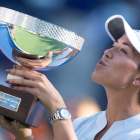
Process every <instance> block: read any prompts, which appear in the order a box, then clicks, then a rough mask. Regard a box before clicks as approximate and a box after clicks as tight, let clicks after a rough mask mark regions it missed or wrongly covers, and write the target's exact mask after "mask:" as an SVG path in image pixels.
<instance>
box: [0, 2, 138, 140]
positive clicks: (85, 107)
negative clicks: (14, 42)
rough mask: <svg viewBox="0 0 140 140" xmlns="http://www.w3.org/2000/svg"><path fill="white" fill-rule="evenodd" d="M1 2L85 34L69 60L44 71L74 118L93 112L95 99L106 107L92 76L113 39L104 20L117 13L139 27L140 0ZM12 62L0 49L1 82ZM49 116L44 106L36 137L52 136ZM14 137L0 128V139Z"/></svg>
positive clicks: (41, 139)
mask: <svg viewBox="0 0 140 140" xmlns="http://www.w3.org/2000/svg"><path fill="white" fill-rule="evenodd" d="M0 6H2V7H7V8H10V9H13V10H17V11H19V12H23V13H25V14H28V15H31V16H34V17H37V18H40V19H43V20H46V21H48V22H51V23H53V24H56V25H59V26H61V27H63V28H66V29H68V30H71V31H73V32H75V33H76V34H79V35H80V36H82V37H84V38H85V43H84V45H83V48H82V51H81V52H80V53H79V54H78V55H77V56H76V57H75V58H74V59H73V60H72V61H71V62H69V63H67V64H65V65H63V66H61V67H60V68H58V69H55V70H51V71H46V72H43V73H44V74H45V75H46V76H47V77H48V78H49V80H50V81H51V82H52V83H53V84H54V86H55V87H56V89H58V91H59V92H60V94H61V95H62V97H63V98H64V100H65V102H66V104H67V106H68V108H69V110H71V112H72V114H73V119H74V118H76V117H82V116H86V115H89V114H90V113H91V114H93V113H94V110H96V107H95V103H96V106H99V108H100V109H101V110H105V109H106V106H107V99H106V94H105V91H104V88H103V87H102V86H101V85H98V84H96V83H94V82H93V81H92V80H91V74H92V72H93V71H94V69H95V66H96V63H97V62H98V61H99V60H100V58H101V57H102V55H103V52H104V50H105V49H107V48H108V47H109V46H110V45H111V44H112V43H113V42H112V41H111V39H110V38H109V37H108V35H107V33H106V31H105V26H104V24H105V21H106V20H107V18H109V17H110V16H112V15H116V14H120V15H122V16H124V18H125V19H126V21H127V22H128V23H129V24H130V26H131V27H132V28H134V29H140V18H139V15H140V8H139V7H140V1H139V0H114V1H112V0H98V1H97V0H1V1H0ZM0 14H1V13H0ZM12 66H13V63H12V62H11V61H10V60H8V59H7V58H6V57H5V56H4V55H3V54H2V52H0V84H3V85H6V84H5V82H4V81H5V80H6V76H7V74H6V73H5V69H11V68H12ZM92 109H93V110H92ZM81 110H82V113H81ZM96 111H97V112H98V111H99V109H97V110H96ZM96 111H95V112H96ZM48 118H49V113H48V111H47V110H46V112H45V114H44V117H43V120H42V123H41V126H40V128H38V129H33V134H34V135H35V137H36V139H35V140H52V137H53V135H52V131H51V126H50V124H49V122H48ZM13 139H14V137H12V136H11V135H9V133H7V132H6V131H4V130H3V129H0V140H13Z"/></svg>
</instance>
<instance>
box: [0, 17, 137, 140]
mask: <svg viewBox="0 0 140 140" xmlns="http://www.w3.org/2000/svg"><path fill="white" fill-rule="evenodd" d="M106 29H107V32H108V34H109V36H110V37H111V38H112V40H113V41H114V44H113V45H112V46H111V48H109V49H107V50H105V52H104V55H103V57H102V59H101V60H100V61H99V62H98V63H97V66H96V69H95V71H94V72H93V73H92V76H91V77H92V80H93V81H95V82H97V83H99V84H101V85H103V86H104V88H105V90H106V94H107V98H108V105H107V110H106V111H101V112H99V113H97V114H95V115H93V116H91V117H85V118H78V119H76V120H75V121H74V122H73V126H74V129H73V126H72V122H71V120H70V119H62V120H57V121H55V122H53V123H52V126H53V131H54V136H55V140H77V139H78V140H93V139H94V140H100V139H101V140H138V139H140V114H139V113H140V93H139V92H140V54H139V52H140V42H139V38H140V34H139V31H134V30H132V29H131V28H130V26H129V25H128V24H127V22H126V21H125V19H124V18H123V17H122V16H118V15H116V16H113V17H110V18H109V19H108V20H107V22H106ZM128 38H129V39H128ZM20 61H22V60H21V59H19V62H20ZM24 63H25V62H24ZM7 72H8V73H10V74H15V75H19V76H22V77H25V78H26V79H31V80H30V81H29V80H26V79H22V80H10V81H7V82H8V83H10V84H12V85H13V88H14V89H16V90H20V91H26V92H28V93H30V94H32V95H34V96H37V97H38V98H39V99H40V101H41V103H42V104H43V105H44V106H45V107H46V108H47V109H48V110H49V111H50V115H51V116H53V114H54V113H55V112H56V111H57V110H58V109H59V108H60V107H64V108H65V107H66V105H65V103H64V101H63V99H62V97H61V96H60V94H59V92H58V91H57V90H56V89H55V88H54V87H53V85H52V84H51V83H50V82H49V81H48V79H47V78H46V77H45V76H44V75H43V74H40V73H38V72H36V71H33V70H31V69H29V68H26V67H24V66H17V67H16V68H14V69H12V70H7ZM17 83H19V84H20V85H22V86H14V85H17ZM27 85H28V86H30V87H27ZM0 125H1V126H2V127H3V128H5V129H7V130H8V131H10V132H11V133H13V134H14V135H15V137H16V138H17V140H30V139H32V138H31V129H30V128H29V127H27V126H24V125H22V124H20V123H16V121H14V122H8V120H6V119H5V118H4V117H3V116H1V119H0ZM21 128H22V129H21Z"/></svg>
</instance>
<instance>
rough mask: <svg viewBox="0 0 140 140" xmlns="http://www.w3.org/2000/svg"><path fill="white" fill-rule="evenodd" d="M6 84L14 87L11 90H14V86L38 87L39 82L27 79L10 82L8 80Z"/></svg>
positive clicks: (10, 80)
mask: <svg viewBox="0 0 140 140" xmlns="http://www.w3.org/2000/svg"><path fill="white" fill-rule="evenodd" d="M5 82H6V83H8V84H10V85H12V86H11V88H13V86H18V85H20V86H30V87H37V82H35V81H31V80H27V79H9V80H6V81H5Z"/></svg>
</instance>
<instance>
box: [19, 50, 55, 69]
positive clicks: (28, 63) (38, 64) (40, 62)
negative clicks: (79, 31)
mask: <svg viewBox="0 0 140 140" xmlns="http://www.w3.org/2000/svg"><path fill="white" fill-rule="evenodd" d="M52 54H53V52H48V53H47V54H46V55H45V58H44V59H37V60H31V59H25V58H21V57H19V58H18V59H17V61H18V62H19V63H20V64H21V65H22V66H25V67H28V68H45V67H47V66H48V65H49V64H50V63H51V62H52V57H51V56H52Z"/></svg>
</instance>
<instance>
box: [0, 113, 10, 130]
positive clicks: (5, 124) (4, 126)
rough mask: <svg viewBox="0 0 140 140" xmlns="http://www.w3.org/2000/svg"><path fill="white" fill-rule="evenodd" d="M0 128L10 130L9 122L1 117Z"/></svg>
mask: <svg viewBox="0 0 140 140" xmlns="http://www.w3.org/2000/svg"><path fill="white" fill-rule="evenodd" d="M0 126H1V127H3V128H10V127H11V124H10V121H9V120H7V119H6V118H5V117H4V116H3V115H0Z"/></svg>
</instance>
